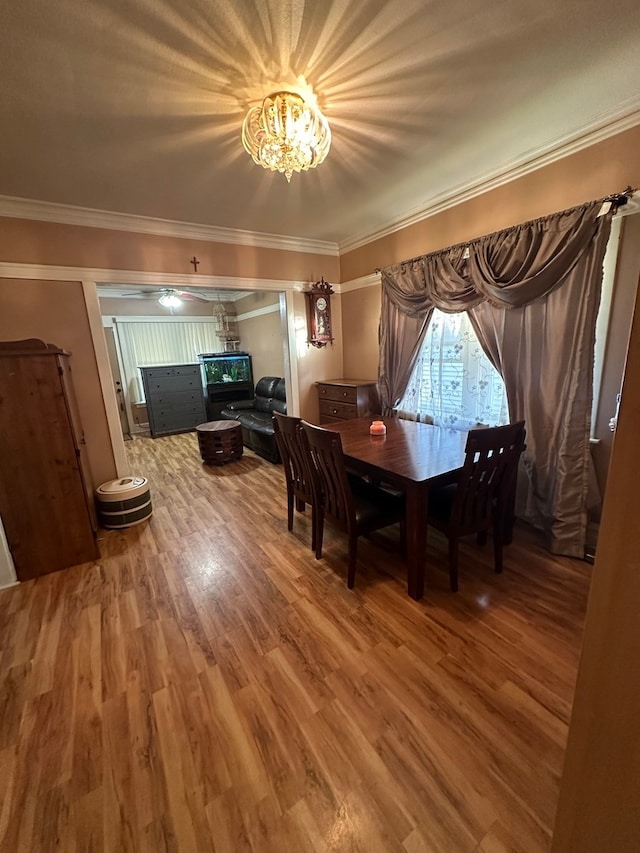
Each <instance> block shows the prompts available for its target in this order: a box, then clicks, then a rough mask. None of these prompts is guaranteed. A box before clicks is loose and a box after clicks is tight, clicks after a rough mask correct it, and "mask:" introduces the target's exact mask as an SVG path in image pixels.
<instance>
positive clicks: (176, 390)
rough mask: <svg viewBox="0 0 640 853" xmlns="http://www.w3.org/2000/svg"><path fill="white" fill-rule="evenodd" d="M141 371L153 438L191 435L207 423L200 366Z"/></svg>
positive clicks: (175, 365) (144, 368)
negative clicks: (173, 434) (174, 434)
mask: <svg viewBox="0 0 640 853" xmlns="http://www.w3.org/2000/svg"><path fill="white" fill-rule="evenodd" d="M140 372H141V374H142V384H143V386H144V396H145V399H146V403H147V416H148V418H149V431H150V432H151V436H152V437H153V438H156V436H159V435H171V434H172V433H176V432H189V430H193V429H195V428H196V426H197V425H198V424H202V423H204V422H205V421H206V420H207V415H206V411H205V405H204V389H203V386H202V373H201V367H200V365H199V364H164V365H161V366H158V367H141V368H140Z"/></svg>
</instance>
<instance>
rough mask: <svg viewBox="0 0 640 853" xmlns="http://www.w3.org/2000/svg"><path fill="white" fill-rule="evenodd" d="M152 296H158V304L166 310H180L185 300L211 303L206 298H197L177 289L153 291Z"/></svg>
mask: <svg viewBox="0 0 640 853" xmlns="http://www.w3.org/2000/svg"><path fill="white" fill-rule="evenodd" d="M151 294H152V295H154V296H156V295H158V294H159V296H158V302H159V303H160V304H161V305H164V307H165V308H178V307H179V306H180V305H181V304H182V300H183V299H187V300H192V301H194V302H210V300H209V299H207V298H206V297H205V296H197V295H196V294H195V293H191V292H190V291H188V290H178V289H177V288H175V287H163V288H162V289H161V290H152V291H151Z"/></svg>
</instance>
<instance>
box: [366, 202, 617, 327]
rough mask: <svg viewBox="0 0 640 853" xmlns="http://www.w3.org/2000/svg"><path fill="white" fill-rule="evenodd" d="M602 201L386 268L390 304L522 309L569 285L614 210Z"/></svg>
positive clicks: (420, 313) (416, 312)
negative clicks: (566, 282)
mask: <svg viewBox="0 0 640 853" xmlns="http://www.w3.org/2000/svg"><path fill="white" fill-rule="evenodd" d="M601 207H602V202H601V201H594V202H589V203H588V204H584V205H582V206H580V207H576V208H572V209H571V210H566V211H562V212H560V213H554V214H552V215H550V216H546V217H544V218H542V219H536V220H532V221H531V222H525V223H523V224H521V225H517V226H514V227H513V228H508V229H506V230H504V231H496V232H494V233H493V234H489V235H487V236H486V237H480V238H478V239H475V240H471V241H470V242H469V243H466V244H460V245H458V246H452V247H451V248H448V249H444V250H442V251H439V252H432V253H430V254H427V255H423V256H421V257H418V258H413V259H412V260H411V261H403V262H401V263H399V264H394V265H393V266H390V267H387V268H386V269H384V270H382V289H383V294H384V295H385V296H386V298H387V300H388V301H389V303H391V304H392V305H394V306H395V307H396V308H397V309H398V310H399V311H401V312H402V313H403V314H406V315H407V316H409V317H414V318H416V319H417V318H421V317H424V315H425V314H426V313H427V311H428V310H429V309H430V308H431V307H433V306H435V307H436V308H439V309H440V310H441V311H446V312H455V311H468V310H469V309H470V308H475V306H476V305H479V304H480V303H481V302H484V301H487V302H489V303H491V304H492V305H494V306H495V307H496V308H505V309H506V308H519V307H522V306H523V305H527V304H529V303H530V302H534V301H535V300H536V299H540V298H542V297H543V296H546V294H548V293H550V292H551V291H552V290H553V289H554V288H556V287H558V286H559V285H560V284H562V281H563V280H564V278H565V276H566V275H567V274H568V273H569V272H570V271H571V269H572V268H573V267H574V265H575V264H576V263H577V262H578V261H579V259H580V258H581V257H582V256H583V254H584V253H585V252H587V251H589V250H590V247H591V245H592V243H593V240H594V238H595V236H596V234H597V232H598V230H599V229H600V228H602V227H605V226H606V225H607V223H608V222H609V221H610V218H611V217H610V215H608V216H602V217H598V215H597V214H598V212H599V210H600V209H601Z"/></svg>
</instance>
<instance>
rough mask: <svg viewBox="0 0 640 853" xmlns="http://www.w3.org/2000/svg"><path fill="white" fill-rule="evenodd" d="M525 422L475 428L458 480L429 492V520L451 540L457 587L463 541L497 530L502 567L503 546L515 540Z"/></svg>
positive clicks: (495, 538) (451, 579)
mask: <svg viewBox="0 0 640 853" xmlns="http://www.w3.org/2000/svg"><path fill="white" fill-rule="evenodd" d="M525 436H526V431H525V428H524V421H518V422H517V423H514V424H507V425H506V426H498V427H488V428H486V429H473V430H470V431H469V435H468V437H467V443H466V446H465V460H464V465H463V467H462V470H461V472H460V476H459V478H458V481H457V483H453V484H450V485H447V486H443V487H441V488H435V489H432V490H431V491H430V493H429V508H428V523H429V524H430V525H433V527H435V528H437V529H438V530H441V531H442V532H443V533H445V534H446V536H447V538H448V540H449V583H450V586H451V590H452V591H453V592H457V590H458V542H459V540H460V539H461V538H462V537H463V536H467V535H470V534H472V533H475V534H477V535H478V541H479V542H483V541H484V540H483V537H484V536H486V532H487V531H489V530H491V531H492V532H493V548H494V564H495V565H494V567H495V571H496V572H501V571H502V548H503V545H504V544H505V542H506V541H510V528H511V525H512V524H513V519H514V501H515V487H516V480H517V476H518V461H519V459H520V455H521V453H522V452H523V450H524V449H525V443H524V440H525Z"/></svg>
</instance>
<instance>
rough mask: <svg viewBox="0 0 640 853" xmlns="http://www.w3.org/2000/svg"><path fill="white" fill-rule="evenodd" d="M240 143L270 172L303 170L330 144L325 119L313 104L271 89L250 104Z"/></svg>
mask: <svg viewBox="0 0 640 853" xmlns="http://www.w3.org/2000/svg"><path fill="white" fill-rule="evenodd" d="M242 144H243V145H244V147H245V149H246V151H247V152H248V153H249V154H250V155H251V156H252V157H253V160H254V162H255V163H257V164H258V165H259V166H262V167H263V168H265V169H271V171H272V172H284V175H285V177H286V179H287V182H289V181H290V180H291V175H292V174H293V173H294V172H306V170H307V169H315V167H316V166H319V165H320V163H322V162H323V161H324V159H325V157H326V156H327V154H328V153H329V148H330V147H331V130H330V129H329V123H328V121H327V120H326V118H325V117H324V116H323V115H322V113H321V112H320V110H319V109H318V108H317V107H314V106H312V105H311V104H309V103H308V102H307V101H305V100H304V98H302V97H301V96H300V95H296V94H294V93H293V92H273V94H271V95H268V96H267V97H266V98H265V99H264V101H263V102H262V106H261V107H252V108H251V109H250V110H249V112H248V113H247V115H246V117H245V120H244V122H243V124H242Z"/></svg>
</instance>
